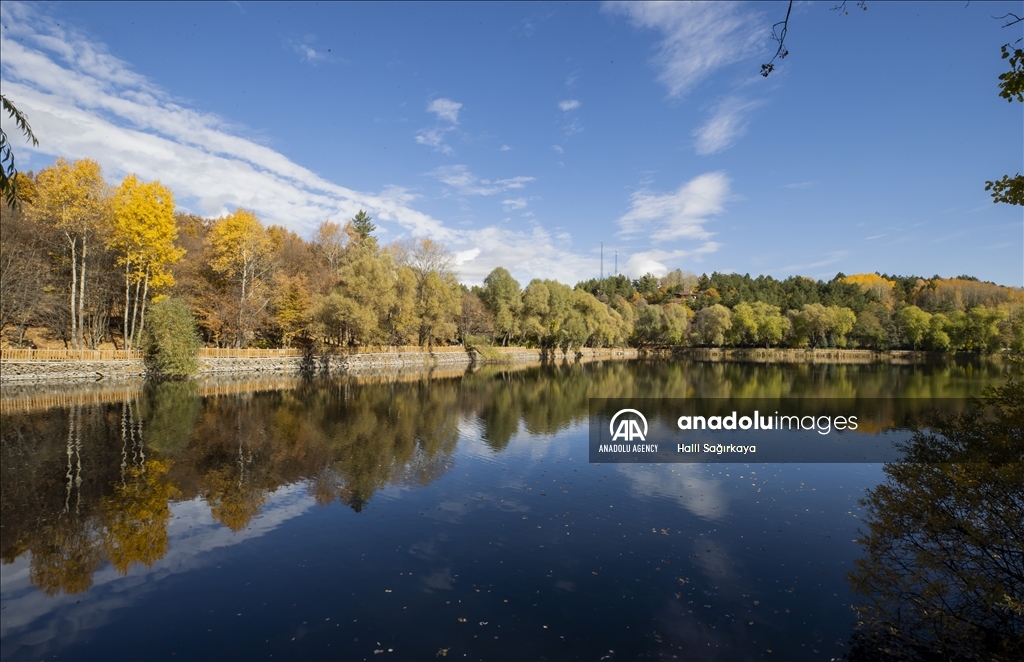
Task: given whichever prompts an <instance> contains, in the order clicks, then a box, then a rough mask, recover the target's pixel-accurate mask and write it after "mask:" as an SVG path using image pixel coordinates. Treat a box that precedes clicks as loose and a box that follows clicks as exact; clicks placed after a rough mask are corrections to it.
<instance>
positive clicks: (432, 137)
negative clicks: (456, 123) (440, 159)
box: [416, 127, 452, 154]
mask: <svg viewBox="0 0 1024 662" xmlns="http://www.w3.org/2000/svg"><path fill="white" fill-rule="evenodd" d="M449 131H451V127H448V128H444V129H421V130H419V131H417V132H416V142H417V143H419V144H420V145H426V146H427V147H433V148H434V149H436V150H437V151H439V152H441V153H442V154H451V153H452V148H451V146H450V145H446V144H445V142H444V134H446V133H448V132H449Z"/></svg>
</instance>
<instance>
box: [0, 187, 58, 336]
mask: <svg viewBox="0 0 1024 662" xmlns="http://www.w3.org/2000/svg"><path fill="white" fill-rule="evenodd" d="M16 178H17V179H18V182H19V183H18V190H19V195H21V196H23V199H24V200H25V201H26V202H27V203H28V204H31V202H32V201H33V200H34V199H35V196H34V191H35V185H34V183H33V181H32V179H31V178H30V177H28V176H26V175H25V174H24V173H18V174H17V175H16ZM26 207H27V205H26V206H18V207H8V206H7V205H3V206H0V329H5V328H7V327H9V326H10V327H14V328H15V329H16V330H17V331H18V337H17V344H18V346H19V347H21V345H22V342H23V340H24V337H25V331H26V330H27V329H28V327H29V326H35V325H42V324H46V323H48V322H52V321H53V319H52V316H51V313H52V312H55V311H58V310H59V311H64V309H65V306H64V305H63V304H62V303H61V302H60V301H58V300H56V297H55V296H54V294H53V293H52V292H53V290H55V289H56V288H55V287H53V286H54V285H55V284H56V274H54V271H53V269H52V268H51V264H50V257H49V253H50V251H51V245H50V241H49V240H50V234H51V233H50V232H49V228H48V227H46V225H45V224H44V223H42V222H41V221H40V220H39V219H37V218H33V217H32V216H31V215H29V214H28V213H27V209H26ZM48 318H49V319H48Z"/></svg>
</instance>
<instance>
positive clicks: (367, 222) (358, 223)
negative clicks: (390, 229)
mask: <svg viewBox="0 0 1024 662" xmlns="http://www.w3.org/2000/svg"><path fill="white" fill-rule="evenodd" d="M372 221H373V217H371V216H370V215H369V214H367V213H366V212H365V211H363V210H362V209H360V210H359V213H358V214H356V215H355V216H353V217H352V227H353V228H355V231H356V234H358V235H359V236H360V237H361V238H363V239H367V238H369V236H370V233H371V232H373V231H374V230H376V229H377V226H376V225H374V224H373V223H372Z"/></svg>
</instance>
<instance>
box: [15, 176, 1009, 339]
mask: <svg viewBox="0 0 1024 662" xmlns="http://www.w3.org/2000/svg"><path fill="white" fill-rule="evenodd" d="M18 185H19V191H20V196H21V197H22V198H23V199H24V203H23V204H22V206H21V207H20V208H19V209H10V208H6V207H5V208H3V210H2V212H0V214H2V215H0V222H2V233H0V253H2V256H0V258H2V259H0V262H2V264H0V328H2V329H3V330H4V332H5V341H6V342H9V343H12V344H15V345H17V346H24V343H25V335H26V331H27V330H28V329H30V328H33V327H44V328H46V329H48V330H49V332H50V333H51V335H52V336H53V337H54V338H57V339H59V340H62V341H63V342H64V343H65V345H66V346H68V347H72V348H80V347H82V348H85V347H88V348H94V347H97V346H99V345H100V344H101V343H113V344H115V345H116V346H117V347H124V348H132V347H138V346H140V344H141V342H142V341H141V338H142V335H143V334H144V333H145V330H146V314H147V311H148V310H149V305H150V303H151V302H152V301H154V300H155V299H160V298H165V297H173V298H177V299H180V300H182V301H183V302H184V303H185V304H187V307H188V309H189V310H190V311H191V312H192V315H193V316H194V317H195V320H196V322H197V325H198V328H199V331H200V334H201V336H202V340H203V341H204V342H205V343H206V344H208V345H213V346H219V347H250V346H252V347H293V346H296V345H303V346H326V347H330V346H347V347H352V346H380V345H422V346H428V347H429V346H433V345H437V344H440V345H450V344H460V345H466V346H477V347H479V346H485V345H489V344H499V345H525V346H531V347H544V348H551V349H555V348H559V349H563V350H565V351H570V350H574V349H578V348H581V347H603V346H621V345H626V344H632V345H637V346H686V345H693V346H712V347H720V346H732V347H769V348H770V347H850V348H857V347H863V348H871V349H895V348H907V349H928V350H936V351H974V352H979V351H980V352H995V351H999V350H1002V349H1011V350H1014V351H1024V292H1022V290H1021V288H1009V287H1003V286H999V285H995V284H993V283H983V282H979V281H978V280H977V279H973V278H970V277H967V276H961V277H958V278H950V279H942V278H939V277H937V276H936V277H933V278H918V277H903V276H888V275H884V274H883V275H879V274H860V275H854V276H845V275H843V274H838V275H837V276H836V277H835V278H834V279H832V280H830V281H828V282H824V281H816V280H813V279H809V278H803V277H791V278H787V279H785V280H781V281H780V280H776V279H774V278H771V277H769V276H759V277H757V278H751V277H750V276H749V275H743V276H741V275H736V274H719V273H714V274H712V275H710V276H708V275H702V276H699V277H698V276H696V275H694V274H689V273H684V272H681V271H679V270H676V271H673V272H671V273H669V274H667V275H666V276H663V277H660V278H658V277H655V276H653V275H651V274H647V275H645V276H643V277H642V278H639V279H635V280H631V279H629V278H627V277H625V276H622V275H617V276H613V277H609V278H604V279H601V280H598V279H593V280H589V281H583V282H580V283H578V284H577V285H576V286H575V287H570V286H568V285H566V284H562V283H558V282H556V281H553V280H540V279H535V280H533V281H531V282H530V283H528V284H526V285H525V287H524V286H523V285H522V284H520V283H519V282H518V281H516V280H515V279H514V278H513V277H512V276H511V274H510V273H509V272H508V271H507V270H506V269H504V268H500V267H499V268H497V269H495V270H494V271H492V272H491V273H490V274H489V275H488V276H487V278H486V279H485V281H484V284H483V286H482V287H481V286H476V287H472V288H467V287H466V286H464V285H461V284H459V282H458V281H457V279H456V276H455V272H454V258H453V255H452V254H451V253H450V252H449V251H448V250H447V248H446V247H445V246H443V245H441V244H439V243H437V242H434V241H431V240H428V239H420V240H410V241H406V242H397V243H393V244H390V245H386V246H384V245H381V244H380V243H379V242H378V240H377V238H376V237H374V236H373V233H374V231H375V229H376V228H375V226H374V224H373V221H372V219H371V218H370V217H369V216H368V215H367V214H366V213H365V212H362V211H360V212H359V213H358V214H357V215H356V216H355V217H354V218H353V219H352V220H351V221H349V222H347V223H345V224H344V225H341V224H338V223H333V222H330V221H325V222H323V223H321V224H320V226H319V227H318V228H317V230H316V232H315V233H314V234H313V236H312V237H311V238H310V239H308V240H307V239H304V238H302V237H300V236H298V235H297V234H295V233H294V232H292V231H290V230H288V229H286V228H283V227H280V226H273V225H271V226H266V225H264V224H263V223H262V222H261V221H260V219H259V218H258V217H257V216H256V215H255V214H253V213H252V212H249V211H246V210H238V211H235V212H234V213H232V214H230V215H228V216H225V217H222V218H216V219H209V218H201V217H198V216H195V215H191V214H183V213H180V212H176V211H175V207H174V198H173V195H172V193H171V192H170V191H169V190H168V189H166V188H165V187H163V186H162V185H160V183H159V182H152V183H144V182H141V181H139V180H138V178H136V177H135V176H128V177H126V178H125V179H124V180H123V181H122V182H121V183H120V184H118V185H117V186H112V185H111V184H109V183H107V182H106V181H105V180H104V178H103V176H102V173H101V171H100V167H99V165H98V164H97V163H96V162H94V161H91V160H88V159H84V160H80V161H75V162H68V161H66V160H64V159H59V160H58V161H57V162H56V164H55V165H53V166H52V167H50V168H46V169H45V170H43V171H41V172H40V173H38V175H33V174H32V173H28V174H22V175H19V180H18Z"/></svg>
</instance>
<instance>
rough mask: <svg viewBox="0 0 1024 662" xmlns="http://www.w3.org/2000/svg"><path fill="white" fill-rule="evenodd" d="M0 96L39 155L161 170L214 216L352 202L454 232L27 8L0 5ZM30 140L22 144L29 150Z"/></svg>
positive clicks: (432, 231) (395, 196)
mask: <svg viewBox="0 0 1024 662" xmlns="http://www.w3.org/2000/svg"><path fill="white" fill-rule="evenodd" d="M3 21H4V24H5V26H6V29H5V30H4V31H3V32H2V33H0V40H2V41H0V43H2V46H0V48H2V50H3V53H4V59H3V88H4V93H5V95H10V96H11V97H12V98H16V99H17V100H18V105H19V107H20V108H21V109H22V110H23V111H24V112H26V113H27V114H28V116H29V117H30V118H31V121H32V127H33V129H34V130H35V132H36V134H37V135H38V136H39V137H40V138H41V140H40V144H39V147H38V148H35V149H32V150H31V151H34V152H35V153H38V154H43V155H47V156H64V157H67V158H71V159H80V158H93V159H96V160H97V161H98V162H99V163H100V164H101V165H102V166H103V167H104V169H105V170H106V171H107V173H108V175H113V176H115V177H119V176H123V175H125V174H128V173H137V174H138V175H139V176H140V177H142V178H144V179H159V180H161V181H162V182H163V183H164V184H165V185H167V186H169V187H170V188H171V189H172V190H173V191H174V192H175V194H176V196H177V198H178V201H179V203H180V204H183V205H185V206H186V207H189V208H191V209H192V211H195V212H197V213H200V214H204V215H208V216H219V215H223V214H226V213H228V212H230V211H231V210H232V209H234V208H237V207H245V208H247V209H251V210H253V211H255V212H256V213H257V214H258V215H259V216H260V217H261V218H262V219H263V220H264V221H265V222H268V223H276V224H281V225H284V226H286V227H289V228H291V229H293V230H295V231H297V232H299V233H302V234H308V232H309V231H310V230H311V229H312V228H313V227H315V226H316V224H317V223H319V222H320V221H322V220H323V219H325V218H334V219H339V220H341V219H345V218H349V217H351V216H352V215H353V214H355V212H356V211H358V210H359V209H360V208H363V209H366V210H367V211H369V212H370V213H371V214H373V215H374V216H375V217H376V218H377V219H378V220H381V221H390V222H394V223H397V224H398V225H400V226H401V227H402V228H403V229H404V230H405V231H407V232H409V233H410V234H412V235H415V236H429V237H433V238H435V239H438V240H445V239H448V238H449V237H450V236H451V231H450V230H448V229H447V228H445V227H444V226H443V224H441V223H440V222H439V221H437V220H436V219H433V218H431V217H430V216H429V215H427V214H424V213H422V212H419V211H416V210H414V209H413V208H412V207H410V206H409V205H410V203H411V202H412V200H413V199H414V197H413V196H412V195H411V194H409V193H407V192H405V191H404V190H403V189H400V188H390V189H386V190H385V191H383V192H381V193H376V194H375V193H365V192H360V191H356V190H353V189H349V188H346V187H344V186H339V185H337V184H334V183H332V182H329V181H327V180H325V179H323V178H321V177H320V176H319V175H317V174H316V173H314V172H311V171H310V170H308V169H306V168H303V167H302V166H299V165H298V164H296V163H294V162H293V161H291V160H289V159H288V158H287V157H285V156H284V155H282V154H280V153H279V152H276V151H274V150H272V149H270V148H269V147H266V146H264V145H260V144H258V143H257V142H255V141H253V140H250V139H248V138H245V137H242V136H240V135H238V131H237V130H235V129H233V127H230V126H229V125H227V123H225V122H224V121H223V120H221V119H220V118H218V117H216V116H214V115H211V114H208V113H203V112H201V111H196V110H192V109H189V108H185V107H183V106H181V105H179V104H178V103H177V102H176V101H175V100H173V99H172V98H171V97H170V96H169V95H168V94H167V93H166V92H164V91H163V90H162V89H160V88H159V87H158V86H156V85H155V84H153V83H152V82H150V81H149V80H148V79H146V78H145V77H143V76H141V75H139V74H137V73H135V72H134V71H132V70H131V69H130V68H129V66H128V65H127V64H126V63H125V62H122V61H121V60H119V59H117V58H115V57H113V56H111V55H109V54H108V53H106V51H105V49H104V48H103V46H102V45H100V44H94V43H92V42H90V41H89V40H87V39H86V38H84V37H82V36H81V35H79V34H77V33H76V32H74V31H72V30H69V29H67V28H64V27H60V26H58V25H56V24H55V23H53V22H52V21H50V20H48V19H46V18H43V17H40V16H38V15H37V14H36V13H35V12H34V11H33V10H32V9H31V8H30V7H27V6H25V5H19V4H16V3H5V4H4V6H3ZM26 149H29V148H26Z"/></svg>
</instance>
